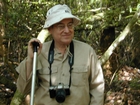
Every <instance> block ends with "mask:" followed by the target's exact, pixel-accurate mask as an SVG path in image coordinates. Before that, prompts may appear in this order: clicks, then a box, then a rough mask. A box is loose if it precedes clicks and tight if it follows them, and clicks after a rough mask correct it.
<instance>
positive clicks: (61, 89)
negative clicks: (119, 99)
mask: <svg viewBox="0 0 140 105" xmlns="http://www.w3.org/2000/svg"><path fill="white" fill-rule="evenodd" d="M46 17H47V19H46V22H45V25H44V28H45V29H47V30H48V31H49V32H50V34H51V35H52V37H53V40H52V41H49V42H45V43H43V44H42V43H41V42H40V41H39V40H38V39H36V38H33V39H31V40H30V41H29V43H28V56H27V57H26V58H25V59H24V60H23V61H22V62H21V63H20V65H19V66H18V67H17V69H16V70H17V71H18V73H19V77H18V80H17V89H18V90H19V91H20V92H22V93H23V94H25V95H26V94H29V93H30V91H31V77H32V65H33V57H34V56H33V45H32V42H38V43H39V48H38V59H37V83H36V88H35V105H103V102H104V77H103V73H102V68H101V65H100V63H99V61H98V59H97V55H96V53H95V51H94V50H93V48H92V47H91V46H89V45H88V44H86V43H83V42H80V41H77V40H74V39H73V37H74V27H75V26H77V25H78V24H79V22H80V19H79V18H78V17H76V16H74V15H72V13H71V10H70V8H69V7H68V6H67V5H65V4H64V5H60V4H59V5H55V6H53V7H52V8H50V9H49V10H48V12H47V16H46Z"/></svg>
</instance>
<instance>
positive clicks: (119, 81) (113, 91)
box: [105, 66, 140, 105]
mask: <svg viewBox="0 0 140 105" xmlns="http://www.w3.org/2000/svg"><path fill="white" fill-rule="evenodd" d="M106 67H107V66H106ZM105 75H106V76H107V75H111V74H108V72H106V73H105ZM112 75H113V74H112ZM105 78H106V79H107V77H105ZM139 78H140V69H138V68H133V67H129V66H124V67H122V68H120V69H119V70H118V72H117V73H116V74H115V77H114V78H112V79H113V81H112V82H111V84H110V86H109V88H108V90H106V92H107V93H106V99H105V105H114V104H115V105H138V104H139V102H138V101H136V100H140V96H139V94H140V90H139V88H140V85H138V84H140V80H139ZM108 83H109V82H107V81H106V84H108ZM106 86H107V85H106ZM106 89H107V88H106Z"/></svg>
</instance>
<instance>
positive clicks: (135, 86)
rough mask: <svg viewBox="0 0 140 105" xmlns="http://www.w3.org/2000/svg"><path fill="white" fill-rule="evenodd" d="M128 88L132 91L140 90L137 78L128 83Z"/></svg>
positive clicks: (139, 82)
mask: <svg viewBox="0 0 140 105" xmlns="http://www.w3.org/2000/svg"><path fill="white" fill-rule="evenodd" d="M130 87H131V88H132V89H135V90H137V89H140V80H139V78H134V79H133V80H132V81H130Z"/></svg>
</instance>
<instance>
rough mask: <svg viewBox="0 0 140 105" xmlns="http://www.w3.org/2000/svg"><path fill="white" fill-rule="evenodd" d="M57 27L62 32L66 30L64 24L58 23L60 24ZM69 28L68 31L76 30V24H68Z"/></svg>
mask: <svg viewBox="0 0 140 105" xmlns="http://www.w3.org/2000/svg"><path fill="white" fill-rule="evenodd" d="M56 27H57V29H58V30H60V31H62V30H64V29H65V24H63V23H58V24H57V25H56ZM67 28H68V29H73V28H74V24H73V23H72V22H70V23H68V24H67Z"/></svg>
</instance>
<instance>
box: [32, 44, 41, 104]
mask: <svg viewBox="0 0 140 105" xmlns="http://www.w3.org/2000/svg"><path fill="white" fill-rule="evenodd" d="M32 44H33V52H34V58H33V70H32V72H33V74H32V85H31V99H30V105H34V98H35V97H34V92H35V82H36V81H35V80H36V63H37V47H38V46H39V43H37V42H33V43H32Z"/></svg>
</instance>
